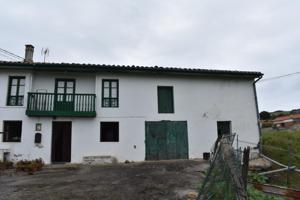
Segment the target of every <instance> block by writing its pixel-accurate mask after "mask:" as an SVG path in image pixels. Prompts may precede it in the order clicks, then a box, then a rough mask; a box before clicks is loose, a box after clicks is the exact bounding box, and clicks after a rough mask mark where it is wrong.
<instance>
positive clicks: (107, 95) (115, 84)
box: [102, 79, 119, 107]
mask: <svg viewBox="0 0 300 200" xmlns="http://www.w3.org/2000/svg"><path fill="white" fill-rule="evenodd" d="M102 107H119V81H118V80H107V79H103V80H102Z"/></svg>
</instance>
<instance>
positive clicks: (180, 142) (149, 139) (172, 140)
mask: <svg viewBox="0 0 300 200" xmlns="http://www.w3.org/2000/svg"><path fill="white" fill-rule="evenodd" d="M167 159H188V135H187V122H186V121H158V122H146V160H167Z"/></svg>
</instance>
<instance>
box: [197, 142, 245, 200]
mask: <svg viewBox="0 0 300 200" xmlns="http://www.w3.org/2000/svg"><path fill="white" fill-rule="evenodd" d="M233 139H234V136H231V137H229V138H222V139H220V140H219V141H218V140H217V142H216V145H215V148H214V150H215V151H214V153H213V158H212V160H211V165H210V168H209V170H208V172H207V174H206V178H205V180H204V182H203V184H202V187H201V189H200V193H199V195H198V198H197V200H219V199H224V200H233V199H238V200H240V199H248V197H247V192H246V189H245V188H246V187H245V185H244V184H243V180H242V162H241V158H242V151H235V150H234V149H233V148H232V142H233Z"/></svg>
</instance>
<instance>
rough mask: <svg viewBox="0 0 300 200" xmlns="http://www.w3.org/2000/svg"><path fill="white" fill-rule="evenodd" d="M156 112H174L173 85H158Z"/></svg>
mask: <svg viewBox="0 0 300 200" xmlns="http://www.w3.org/2000/svg"><path fill="white" fill-rule="evenodd" d="M157 96H158V113H174V100H173V87H171V86H158V87H157Z"/></svg>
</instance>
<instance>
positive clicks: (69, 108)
mask: <svg viewBox="0 0 300 200" xmlns="http://www.w3.org/2000/svg"><path fill="white" fill-rule="evenodd" d="M74 94H75V80H73V79H56V81H55V102H54V109H55V110H56V111H62V112H73V111H74Z"/></svg>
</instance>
